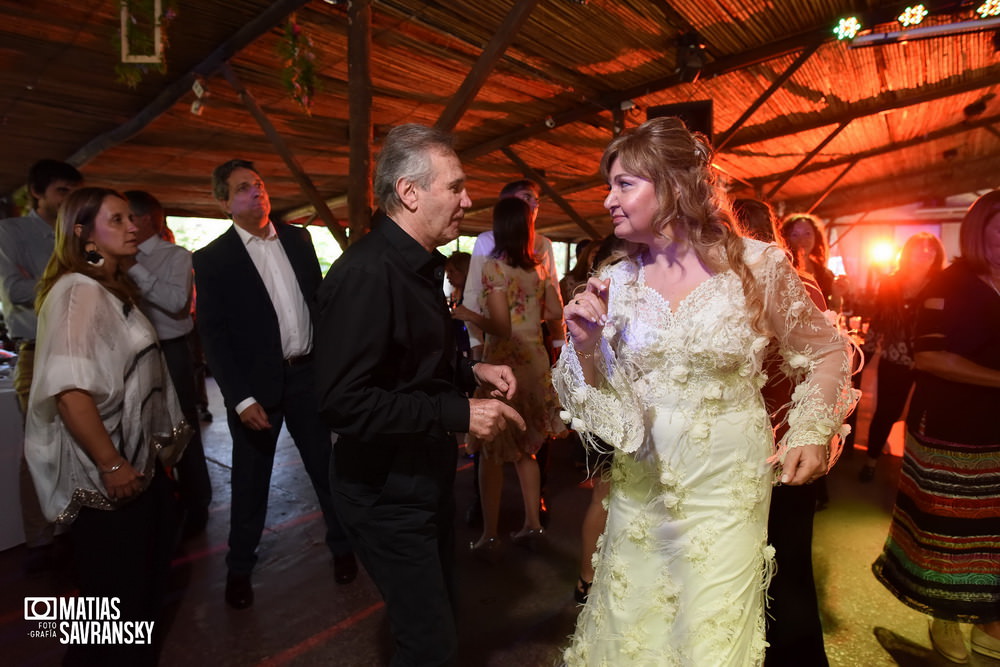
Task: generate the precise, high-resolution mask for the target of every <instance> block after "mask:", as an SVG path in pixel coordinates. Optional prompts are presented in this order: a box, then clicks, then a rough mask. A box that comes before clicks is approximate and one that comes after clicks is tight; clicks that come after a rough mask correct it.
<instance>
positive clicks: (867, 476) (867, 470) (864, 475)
mask: <svg viewBox="0 0 1000 667" xmlns="http://www.w3.org/2000/svg"><path fill="white" fill-rule="evenodd" d="M873 479H875V466H867V465H866V466H862V467H861V470H860V471H858V481H859V482H861V483H862V484H867V483H868V482H870V481H872V480H873Z"/></svg>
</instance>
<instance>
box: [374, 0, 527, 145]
mask: <svg viewBox="0 0 1000 667" xmlns="http://www.w3.org/2000/svg"><path fill="white" fill-rule="evenodd" d="M539 2H540V0H519V1H518V2H517V3H516V4H515V5H514V7H513V8H511V10H510V13H509V14H507V18H505V19H504V21H503V23H502V24H501V25H500V27H499V28H497V31H496V34H495V35H493V39H491V40H490V43H489V44H487V45H486V48H485V49H483V52H482V54H480V56H479V60H477V61H476V64H475V65H473V66H472V69H471V70H469V74H468V75H467V76H466V77H465V81H463V82H462V85H461V86H459V87H458V91H457V92H456V93H455V94H454V95H453V96H452V98H451V101H450V102H448V106H447V107H445V110H444V111H442V112H441V117H440V118H438V120H437V123H435V124H434V126H435V127H436V128H438V129H439V130H444V131H445V132H450V131H452V130H453V129H454V128H455V126H456V125H458V121H459V120H461V118H462V116H463V115H464V114H465V112H466V110H468V108H469V105H471V104H472V100H474V99H475V98H476V94H477V93H478V92H479V89H480V88H482V86H483V84H484V83H485V82H486V78H487V77H488V76H489V75H490V73H491V72H492V71H493V68H494V67H495V66H496V64H497V61H498V60H500V56H502V55H503V54H504V51H506V50H507V47H508V46H510V43H511V42H512V41H514V36H515V35H517V32H518V30H520V29H521V26H522V25H524V22H525V21H527V20H528V16H529V15H530V14H531V10H533V9H534V8H535V6H536V5H538V3H539ZM366 4H367V3H366Z"/></svg>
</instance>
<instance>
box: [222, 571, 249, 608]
mask: <svg viewBox="0 0 1000 667" xmlns="http://www.w3.org/2000/svg"><path fill="white" fill-rule="evenodd" d="M226 604H228V605H229V606H230V607H232V608H233V609H246V608H247V607H250V606H253V586H252V585H251V584H250V575H249V574H233V573H232V572H230V573H229V574H227V575H226Z"/></svg>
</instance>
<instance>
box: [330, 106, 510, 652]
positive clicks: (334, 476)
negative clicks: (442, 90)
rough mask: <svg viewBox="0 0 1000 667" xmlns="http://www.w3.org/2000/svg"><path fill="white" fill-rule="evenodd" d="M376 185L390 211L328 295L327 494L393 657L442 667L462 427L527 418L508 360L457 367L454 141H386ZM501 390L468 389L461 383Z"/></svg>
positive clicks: (350, 253)
mask: <svg viewBox="0 0 1000 667" xmlns="http://www.w3.org/2000/svg"><path fill="white" fill-rule="evenodd" d="M375 191H376V194H377V195H378V198H379V200H380V203H381V205H382V207H383V208H384V209H385V211H386V213H387V215H386V216H384V217H382V219H381V220H379V221H378V224H377V225H373V227H374V230H373V231H372V232H371V233H369V234H368V235H367V236H366V237H365V238H363V239H361V240H360V241H359V242H358V243H356V244H354V245H352V246H351V247H350V248H349V249H348V250H347V251H346V252H345V253H344V255H343V257H341V258H340V260H338V261H337V262H336V263H335V264H334V265H333V267H331V269H330V272H329V273H328V274H327V276H326V279H325V280H324V281H323V284H322V286H321V287H320V292H319V304H320V308H321V314H320V318H319V327H318V330H317V337H316V341H317V344H316V357H317V382H318V394H319V399H320V412H321V414H322V416H323V418H324V419H325V420H326V422H327V424H328V425H329V426H330V428H331V430H332V431H333V432H334V433H336V434H337V435H338V439H337V441H336V443H335V445H334V453H333V459H332V461H331V465H330V476H331V490H332V492H333V499H334V505H335V507H336V509H337V515H338V516H339V517H340V519H341V521H342V523H343V525H344V527H345V529H346V530H347V533H348V536H349V538H350V540H351V542H352V544H353V546H354V549H355V552H356V553H357V555H358V557H359V558H360V559H361V562H362V563H363V564H364V566H365V569H366V570H367V571H368V573H369V575H371V577H372V579H373V580H374V581H375V583H376V585H377V586H378V587H379V590H380V592H381V593H382V596H383V597H384V598H385V602H386V608H387V611H388V614H389V622H390V625H391V628H392V634H393V638H394V641H395V645H396V654H395V656H394V657H393V661H392V664H393V665H396V666H401V665H421V666H424V665H447V664H452V663H453V662H454V660H455V651H456V645H457V639H456V632H455V621H454V615H453V611H452V604H451V592H452V591H451V585H452V581H451V572H452V565H453V560H454V553H453V552H454V535H453V520H452V518H453V515H454V499H453V496H452V486H453V483H454V479H455V467H456V446H455V438H454V435H453V434H454V433H461V432H469V433H473V434H475V435H477V436H479V437H482V438H485V439H490V438H492V437H495V436H496V434H497V433H498V432H499V431H500V430H502V429H505V428H519V429H521V430H524V429H525V425H524V420H523V419H521V417H520V415H518V413H517V412H516V411H515V410H514V409H513V408H511V407H510V406H509V405H507V404H505V403H503V402H502V401H501V400H497V399H499V398H508V399H509V398H510V397H511V396H513V394H514V391H515V390H516V386H515V380H514V374H513V372H512V371H511V369H510V368H508V367H507V366H493V365H490V364H482V363H480V364H476V365H475V366H472V365H465V366H464V367H456V364H457V356H456V354H455V347H454V340H453V336H454V329H453V326H452V321H451V317H450V314H449V312H448V307H447V304H446V303H445V298H444V292H443V291H442V279H443V277H444V262H445V258H444V256H443V255H442V254H441V253H439V252H437V250H435V248H437V247H438V246H441V245H444V244H445V243H448V242H449V241H452V240H454V239H455V238H456V237H457V236H458V226H459V224H460V222H461V221H462V217H463V215H464V212H465V209H467V208H468V207H469V206H471V205H472V202H471V201H470V199H469V195H468V193H467V192H466V190H465V174H464V173H463V172H462V165H461V163H460V162H459V159H458V156H457V155H456V154H455V152H454V150H453V149H452V147H451V138H450V137H449V136H448V135H447V134H444V133H442V132H439V131H438V130H434V129H431V128H428V127H424V126H421V125H403V126H400V127H397V128H395V129H393V130H392V131H391V132H390V133H389V135H388V136H387V137H386V140H385V144H384V148H383V150H382V152H381V154H380V155H379V160H378V166H377V169H376V175H375ZM474 382H479V383H481V384H486V385H489V386H492V387H494V391H493V396H495V397H496V398H491V399H469V398H466V396H465V394H464V393H463V391H462V389H461V388H460V387H461V386H462V385H463V384H471V383H474Z"/></svg>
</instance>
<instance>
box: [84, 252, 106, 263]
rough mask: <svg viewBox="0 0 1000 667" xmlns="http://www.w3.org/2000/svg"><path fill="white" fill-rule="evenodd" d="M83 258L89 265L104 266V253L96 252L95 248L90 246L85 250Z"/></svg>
mask: <svg viewBox="0 0 1000 667" xmlns="http://www.w3.org/2000/svg"><path fill="white" fill-rule="evenodd" d="M83 258H84V259H86V260H87V263H88V264H90V265H91V266H104V255H102V254H101V253H99V252H97V250H96V249H95V248H91V249H90V250H88V251H86V252H85V253H84V255H83Z"/></svg>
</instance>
